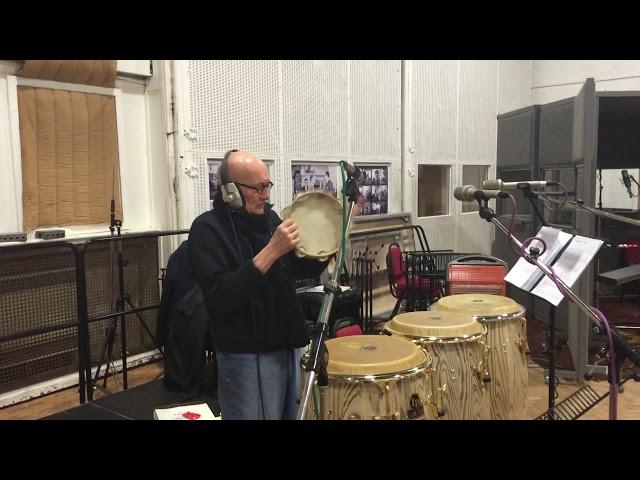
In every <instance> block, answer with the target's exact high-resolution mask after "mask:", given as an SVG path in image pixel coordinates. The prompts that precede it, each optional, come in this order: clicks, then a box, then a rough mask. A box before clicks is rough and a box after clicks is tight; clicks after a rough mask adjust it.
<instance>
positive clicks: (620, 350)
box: [475, 191, 640, 383]
mask: <svg viewBox="0 0 640 480" xmlns="http://www.w3.org/2000/svg"><path fill="white" fill-rule="evenodd" d="M475 196H476V200H477V201H478V206H479V212H478V213H479V215H480V218H483V219H484V220H486V221H487V222H490V223H493V224H494V225H495V226H496V227H497V228H498V230H500V231H501V232H502V233H504V234H505V235H506V236H507V237H509V238H510V239H511V241H512V242H513V243H514V244H515V245H517V246H518V247H519V248H523V245H522V243H520V242H519V241H518V239H517V238H516V237H514V236H513V235H512V234H511V232H510V231H509V230H508V229H507V228H506V227H505V226H504V225H503V224H502V223H500V221H499V220H498V219H497V218H496V215H495V213H494V211H493V210H492V209H491V208H489V206H488V200H489V198H488V197H486V196H485V195H484V194H483V193H482V191H478V192H476V195H475ZM483 202H484V205H483ZM530 251H531V252H532V255H531V260H532V261H533V263H534V264H535V265H536V266H537V267H538V268H539V269H540V270H542V272H543V273H544V274H545V275H546V276H547V277H549V278H551V279H552V280H553V279H554V277H553V274H552V272H551V270H550V269H549V267H548V266H547V265H545V264H544V263H542V262H541V261H539V260H538V258H537V256H536V255H534V254H533V253H535V247H533V248H532V249H530ZM555 280H556V281H557V282H558V283H559V284H560V285H561V286H562V287H563V289H564V290H565V292H566V295H568V296H569V297H570V298H571V300H572V301H573V302H574V303H575V304H576V305H577V306H578V308H579V309H580V310H581V311H582V312H583V313H584V314H585V315H586V316H587V317H589V319H590V320H591V321H593V322H594V323H595V325H594V327H593V331H594V332H595V333H597V334H600V333H606V331H607V330H606V326H605V325H604V324H603V322H601V321H600V318H599V317H598V316H597V315H596V313H595V312H594V311H593V310H591V307H590V306H589V305H587V304H586V303H584V302H583V301H582V299H581V298H580V297H578V296H577V295H576V294H575V293H574V292H573V291H572V290H571V289H570V288H569V286H568V285H567V284H566V283H564V282H563V281H562V279H560V278H559V277H557V276H556V277H555ZM610 330H611V337H612V339H613V347H614V352H612V353H614V354H615V355H614V356H613V361H612V360H611V359H610V360H609V363H610V368H611V369H612V370H613V369H615V372H616V374H617V377H616V378H617V379H618V383H620V371H621V369H622V364H623V363H624V361H625V359H627V358H628V359H629V360H631V361H632V362H633V363H634V364H635V365H636V366H640V353H638V352H637V351H636V350H634V348H633V347H632V346H631V345H630V344H629V343H628V342H627V341H626V340H624V339H623V338H622V337H621V336H620V335H619V334H618V332H616V331H615V330H614V329H613V327H611V328H610ZM608 376H609V383H611V379H612V377H611V373H609V375H608ZM636 380H637V376H636Z"/></svg>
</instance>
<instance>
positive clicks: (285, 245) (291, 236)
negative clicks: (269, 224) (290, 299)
mask: <svg viewBox="0 0 640 480" xmlns="http://www.w3.org/2000/svg"><path fill="white" fill-rule="evenodd" d="M299 242H300V233H298V226H297V225H296V223H295V222H294V221H293V220H291V219H290V218H288V219H286V220H285V221H284V222H282V223H281V224H280V225H278V228H276V230H275V231H274V232H273V235H272V236H271V240H269V243H267V246H266V247H264V248H263V249H262V250H260V252H258V254H257V255H256V256H255V257H253V264H254V265H255V267H256V268H257V269H258V270H260V272H262V273H263V274H265V273H267V271H268V270H269V269H270V268H271V265H273V264H274V262H275V261H276V260H278V259H279V258H280V257H282V256H283V255H286V254H287V253H289V252H290V251H291V250H293V249H294V248H296V245H298V243H299Z"/></svg>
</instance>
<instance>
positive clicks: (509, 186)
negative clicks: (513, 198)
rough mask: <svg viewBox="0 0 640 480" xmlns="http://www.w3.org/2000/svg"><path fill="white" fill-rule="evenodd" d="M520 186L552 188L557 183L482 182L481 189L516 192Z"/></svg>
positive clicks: (534, 181) (528, 181) (532, 181)
mask: <svg viewBox="0 0 640 480" xmlns="http://www.w3.org/2000/svg"><path fill="white" fill-rule="evenodd" d="M521 185H529V186H530V187H531V188H533V187H538V188H543V187H553V186H554V185H558V182H554V181H539V180H524V181H522V182H503V181H502V180H500V179H497V180H484V181H483V182H482V188H485V189H487V190H500V191H502V190H516V189H518V188H520V186H521Z"/></svg>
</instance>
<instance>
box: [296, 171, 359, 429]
mask: <svg viewBox="0 0 640 480" xmlns="http://www.w3.org/2000/svg"><path fill="white" fill-rule="evenodd" d="M344 188H345V190H344V191H345V195H346V196H347V197H348V199H349V211H348V215H347V221H346V224H345V228H347V229H348V227H349V223H350V222H351V213H352V212H353V205H354V203H355V202H356V200H357V198H358V185H357V184H356V181H355V179H354V178H353V176H352V175H349V178H348V179H347V181H346V183H345V186H344ZM346 240H347V236H346V234H345V235H342V238H341V240H340V246H339V248H338V254H337V255H338V256H337V259H336V268H335V269H334V271H333V274H332V275H331V278H330V279H329V281H328V282H327V283H326V284H325V286H324V300H323V301H322V306H321V307H320V313H318V323H317V324H316V329H315V331H316V334H315V336H314V338H313V340H312V342H311V348H310V349H309V356H308V358H307V360H306V362H304V365H303V366H304V369H305V372H306V380H305V385H304V389H303V391H302V396H301V398H300V406H299V407H298V415H297V417H296V419H297V420H302V419H304V418H305V414H306V411H307V406H308V404H309V395H310V393H311V389H312V388H313V384H314V381H315V378H316V376H317V377H318V381H319V382H318V383H319V385H320V386H326V384H327V364H328V363H329V355H328V353H327V349H326V347H325V344H324V342H325V341H326V339H327V337H328V333H329V327H328V321H329V314H330V313H331V306H332V304H333V298H334V297H335V296H336V295H337V294H338V293H339V292H340V287H339V286H338V278H339V277H340V270H341V268H342V262H343V251H344V246H345V245H344V242H346Z"/></svg>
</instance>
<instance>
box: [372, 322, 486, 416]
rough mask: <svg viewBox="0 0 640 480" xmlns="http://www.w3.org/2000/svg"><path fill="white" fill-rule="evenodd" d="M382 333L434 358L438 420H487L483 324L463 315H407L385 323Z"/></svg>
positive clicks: (434, 384) (434, 383) (484, 328)
mask: <svg viewBox="0 0 640 480" xmlns="http://www.w3.org/2000/svg"><path fill="white" fill-rule="evenodd" d="M384 333H386V334H388V335H392V336H397V337H401V338H404V339H406V340H409V341H411V342H413V343H415V344H416V345H417V346H419V347H421V348H423V349H424V350H425V351H427V352H428V353H430V354H431V356H432V357H433V369H434V371H435V372H434V373H435V374H434V382H433V386H434V389H435V392H434V398H435V399H436V405H437V409H438V412H439V415H440V416H439V418H441V419H444V420H486V419H489V418H490V416H489V395H488V392H487V388H486V387H485V385H486V382H485V380H487V368H486V347H485V338H486V334H487V328H486V327H485V326H484V325H482V324H481V323H480V322H478V321H477V320H476V319H475V318H473V317H472V316H471V315H469V314H465V313H458V312H431V311H429V312H425V311H422V312H408V313H402V314H400V315H397V316H395V317H394V318H393V319H392V320H390V321H389V322H387V323H386V325H385V327H384Z"/></svg>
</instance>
